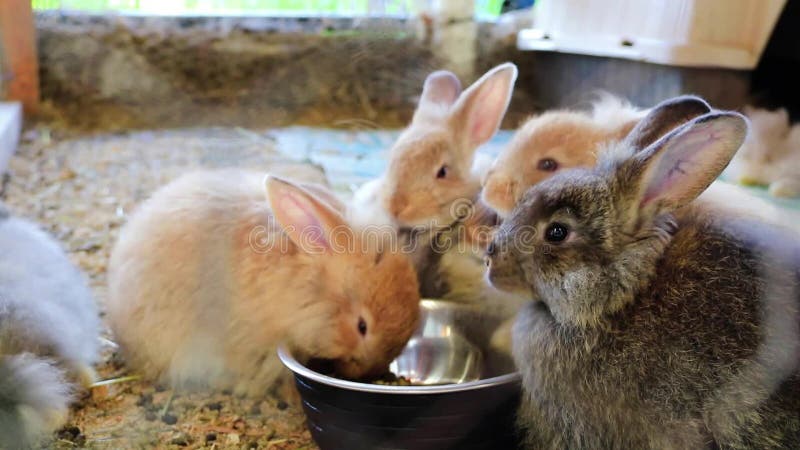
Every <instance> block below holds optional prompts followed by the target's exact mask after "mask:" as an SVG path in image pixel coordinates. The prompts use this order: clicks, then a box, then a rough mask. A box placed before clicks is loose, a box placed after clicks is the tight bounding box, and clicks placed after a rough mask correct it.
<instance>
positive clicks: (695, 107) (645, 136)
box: [625, 95, 711, 151]
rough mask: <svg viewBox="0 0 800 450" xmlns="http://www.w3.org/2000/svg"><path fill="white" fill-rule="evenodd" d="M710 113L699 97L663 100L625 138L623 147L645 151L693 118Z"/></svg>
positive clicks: (684, 96)
mask: <svg viewBox="0 0 800 450" xmlns="http://www.w3.org/2000/svg"><path fill="white" fill-rule="evenodd" d="M710 112H711V106H709V105H708V103H706V101H705V100H703V99H702V98H700V97H695V96H693V95H682V96H680V97H675V98H671V99H669V100H665V101H663V102H661V103H659V104H658V105H656V106H655V107H653V109H651V110H650V112H649V113H647V115H646V116H644V118H642V120H640V121H639V123H638V124H636V126H634V127H633V129H632V130H631V131H630V133H629V134H628V136H627V137H626V138H625V145H628V146H631V147H633V149H634V151H640V150H643V149H645V148H646V147H647V146H649V145H650V144H652V143H654V142H655V141H657V140H658V139H659V138H661V137H662V136H664V135H665V134H667V133H668V132H669V131H671V130H673V129H675V128H677V127H679V126H681V125H683V124H685V123H686V122H688V121H690V120H692V119H694V118H695V117H699V116H702V115H703V114H708V113H710Z"/></svg>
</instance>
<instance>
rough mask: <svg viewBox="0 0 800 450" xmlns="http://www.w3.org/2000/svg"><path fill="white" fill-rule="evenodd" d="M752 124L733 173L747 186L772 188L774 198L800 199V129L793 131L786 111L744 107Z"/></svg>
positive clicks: (794, 127)
mask: <svg viewBox="0 0 800 450" xmlns="http://www.w3.org/2000/svg"><path fill="white" fill-rule="evenodd" d="M743 111H744V113H745V114H746V115H747V116H748V118H749V119H750V123H751V124H752V126H751V129H750V134H749V135H748V137H747V139H746V140H745V143H744V145H743V146H742V148H741V149H740V150H739V152H738V153H737V154H736V157H735V158H734V160H733V162H732V164H731V166H732V167H731V172H732V173H733V174H734V177H735V178H736V179H737V180H738V181H739V182H740V183H741V184H746V185H765V186H769V193H770V194H771V195H773V196H775V197H796V196H798V195H800V126H797V125H795V126H793V127H790V125H789V114H788V113H787V112H786V109H783V108H781V109H778V110H776V111H767V110H764V109H756V108H752V107H747V106H746V107H745V108H744V109H743Z"/></svg>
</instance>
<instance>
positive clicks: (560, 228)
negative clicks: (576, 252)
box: [544, 222, 569, 242]
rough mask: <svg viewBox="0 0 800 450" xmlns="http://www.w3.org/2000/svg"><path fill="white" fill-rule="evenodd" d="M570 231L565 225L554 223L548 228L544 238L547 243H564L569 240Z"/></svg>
mask: <svg viewBox="0 0 800 450" xmlns="http://www.w3.org/2000/svg"><path fill="white" fill-rule="evenodd" d="M568 234H569V229H568V228H567V226H566V225H564V224H563V223H558V222H553V223H551V224H550V225H548V226H547V230H545V232H544V238H545V239H546V240H547V242H562V241H563V240H564V239H566V238H567V235H568Z"/></svg>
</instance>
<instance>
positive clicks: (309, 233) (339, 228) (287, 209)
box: [264, 175, 352, 254]
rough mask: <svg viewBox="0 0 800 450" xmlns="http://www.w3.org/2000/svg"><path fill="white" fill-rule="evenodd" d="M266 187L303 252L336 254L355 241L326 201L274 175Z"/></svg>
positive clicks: (275, 212) (278, 214) (278, 217)
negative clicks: (348, 243) (343, 246)
mask: <svg viewBox="0 0 800 450" xmlns="http://www.w3.org/2000/svg"><path fill="white" fill-rule="evenodd" d="M264 184H265V186H266V190H267V198H268V200H269V204H270V208H271V209H272V213H273V215H274V216H275V219H276V220H277V221H278V223H279V224H280V226H281V228H283V231H284V232H285V233H286V234H287V235H288V236H289V239H291V240H292V242H293V243H294V244H295V245H296V246H297V247H298V248H299V249H300V250H302V251H304V252H306V253H312V254H322V253H333V252H336V251H339V250H341V249H340V246H342V245H344V244H346V243H347V242H348V241H347V239H351V238H352V231H351V229H350V227H348V226H347V225H346V223H345V221H344V219H343V218H342V216H341V215H340V214H339V213H338V212H337V211H335V210H334V209H333V208H332V207H331V206H330V205H329V204H328V203H327V202H326V201H323V200H320V199H319V198H317V197H316V196H315V195H314V194H312V193H310V192H309V191H307V190H305V189H303V188H302V187H300V186H299V185H297V184H295V183H292V182H291V181H288V180H285V179H282V178H278V177H276V176H273V175H267V177H266V179H265V180H264ZM350 242H352V241H350Z"/></svg>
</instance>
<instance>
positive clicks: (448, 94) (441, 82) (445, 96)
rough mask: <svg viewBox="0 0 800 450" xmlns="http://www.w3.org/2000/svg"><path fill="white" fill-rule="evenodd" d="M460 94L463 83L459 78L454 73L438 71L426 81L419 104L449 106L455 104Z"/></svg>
mask: <svg viewBox="0 0 800 450" xmlns="http://www.w3.org/2000/svg"><path fill="white" fill-rule="evenodd" d="M459 94H461V82H460V81H459V80H458V77H457V76H455V74H453V73H452V72H448V71H446V70H437V71H436V72H433V73H432V74H430V75H428V78H426V79H425V86H424V87H423V88H422V96H421V97H420V99H419V103H420V105H422V104H424V103H436V104H443V105H448V106H449V105H452V104H453V103H455V101H456V99H457V98H458V96H459Z"/></svg>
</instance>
